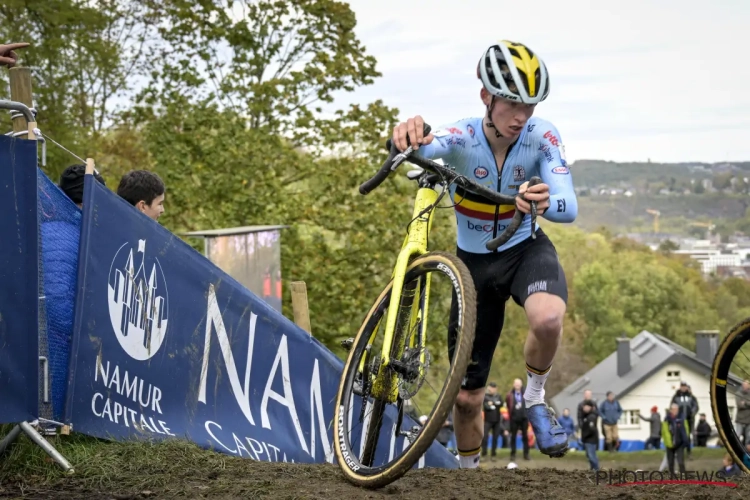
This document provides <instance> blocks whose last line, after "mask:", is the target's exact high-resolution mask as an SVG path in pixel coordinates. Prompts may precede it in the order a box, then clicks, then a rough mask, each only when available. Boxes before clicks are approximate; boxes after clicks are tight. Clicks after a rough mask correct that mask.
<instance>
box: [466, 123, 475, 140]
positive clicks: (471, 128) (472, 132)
mask: <svg viewBox="0 0 750 500" xmlns="http://www.w3.org/2000/svg"><path fill="white" fill-rule="evenodd" d="M466 130H468V131H469V135H470V136H471V137H474V127H472V126H471V125H467V126H466Z"/></svg>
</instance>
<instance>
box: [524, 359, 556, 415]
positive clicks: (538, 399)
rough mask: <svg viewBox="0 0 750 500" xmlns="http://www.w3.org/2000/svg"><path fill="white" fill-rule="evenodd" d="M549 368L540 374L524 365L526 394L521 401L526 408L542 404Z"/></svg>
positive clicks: (538, 371) (540, 371)
mask: <svg viewBox="0 0 750 500" xmlns="http://www.w3.org/2000/svg"><path fill="white" fill-rule="evenodd" d="M551 368H552V367H551V366H550V367H549V368H547V369H546V370H544V371H543V372H542V370H537V369H536V368H532V367H530V366H529V365H528V364H527V365H526V392H524V394H523V399H524V400H525V401H526V407H527V408H528V407H530V406H533V405H537V404H540V403H544V383H545V382H546V381H547V376H549V372H550V369H551Z"/></svg>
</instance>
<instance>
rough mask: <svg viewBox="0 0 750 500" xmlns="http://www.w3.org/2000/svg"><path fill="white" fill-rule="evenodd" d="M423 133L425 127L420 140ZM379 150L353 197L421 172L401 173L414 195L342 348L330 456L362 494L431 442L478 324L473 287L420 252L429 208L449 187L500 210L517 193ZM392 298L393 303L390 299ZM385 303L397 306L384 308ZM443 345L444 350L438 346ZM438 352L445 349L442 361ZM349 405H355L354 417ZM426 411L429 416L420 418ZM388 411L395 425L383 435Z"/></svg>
mask: <svg viewBox="0 0 750 500" xmlns="http://www.w3.org/2000/svg"><path fill="white" fill-rule="evenodd" d="M429 130H430V127H429V126H427V125H426V126H425V132H424V135H425V136H426V135H427V134H428V133H429ZM386 147H387V148H388V149H389V151H390V155H389V157H388V159H387V160H386V162H385V163H384V164H383V166H382V167H381V169H380V171H379V172H378V173H377V174H375V176H374V177H373V178H372V179H370V180H368V181H366V182H365V183H363V184H362V185H361V186H360V193H361V194H363V195H364V194H367V193H369V192H370V191H372V190H373V189H375V188H376V187H378V186H379V185H380V184H381V183H382V182H383V181H384V180H385V179H386V178H387V177H388V175H389V174H390V172H392V171H394V170H396V168H397V167H398V166H399V165H400V164H401V163H403V162H404V161H408V162H410V163H413V164H414V165H416V166H417V167H420V168H418V169H416V170H412V171H410V172H409V173H408V174H407V177H408V178H410V179H412V180H415V181H417V182H418V185H419V189H418V191H417V195H416V199H415V201H414V209H413V218H412V220H411V223H410V224H409V226H408V231H407V235H406V239H405V241H404V244H403V246H402V248H401V251H400V253H399V254H398V258H397V260H396V266H395V269H394V271H393V275H392V278H391V281H390V283H388V285H387V286H386V287H385V289H384V290H383V291H382V292H381V294H380V296H379V297H378V298H377V300H376V301H375V304H374V305H373V306H372V308H371V309H370V311H369V312H368V313H367V316H366V317H365V319H364V321H363V323H362V326H361V327H360V329H359V332H358V333H357V335H356V337H354V338H350V339H347V340H345V341H344V342H342V345H343V346H344V347H345V348H346V349H348V351H349V355H348V357H347V360H346V364H345V366H344V370H343V373H342V376H341V381H340V384H339V389H338V393H337V396H336V406H335V418H334V436H335V438H334V452H335V454H336V458H337V461H338V463H339V466H340V468H341V469H342V471H343V472H344V475H345V477H346V479H347V480H348V481H350V482H352V483H354V484H356V485H359V486H364V487H368V488H379V487H382V486H385V485H387V484H389V483H391V482H393V481H395V480H396V479H398V478H400V477H401V476H403V475H404V474H405V473H406V472H407V471H408V470H409V469H411V468H412V467H413V466H414V465H415V464H417V462H418V461H419V459H420V458H421V457H422V456H423V455H424V453H425V452H426V451H427V449H428V448H429V447H430V446H431V445H432V444H433V442H434V441H435V438H436V437H437V435H438V433H439V432H440V430H441V428H442V427H443V426H444V424H445V423H446V419H447V417H448V414H449V412H450V411H451V408H452V407H453V404H454V402H455V399H456V397H457V395H458V392H459V390H460V388H461V382H462V380H463V378H464V375H465V373H466V368H467V366H468V364H469V361H470V357H471V350H472V346H473V342H474V328H475V323H476V292H475V289H474V282H473V280H472V277H471V274H470V273H469V270H468V269H467V267H466V265H465V264H464V263H463V262H462V261H461V260H460V259H459V258H458V257H457V256H456V255H453V254H450V253H446V252H438V251H433V252H428V251H427V244H428V238H429V235H430V230H431V228H432V222H433V214H434V209H435V208H436V207H437V206H438V204H439V203H440V201H441V199H442V198H443V197H444V196H445V194H446V193H447V192H448V191H449V189H450V188H451V186H452V185H454V184H455V185H456V187H457V188H458V187H460V188H461V189H464V190H467V191H472V192H474V193H476V194H478V195H480V196H483V197H485V198H487V199H488V200H490V201H491V202H493V203H496V204H498V205H514V204H515V196H508V195H503V194H500V193H499V192H497V191H493V190H490V189H487V188H485V187H483V186H481V185H479V184H477V183H475V182H474V181H472V180H470V179H468V178H466V177H464V176H462V175H460V174H458V173H457V172H456V171H454V170H452V169H451V168H450V167H448V166H443V165H440V164H439V163H436V162H433V161H431V160H426V159H424V158H420V157H417V156H414V155H413V154H412V153H413V149H412V147H411V146H409V147H408V148H407V150H406V151H404V152H403V153H401V152H399V151H398V149H397V148H396V146H395V145H393V144H392V143H391V141H390V140H389V141H388V144H387V145H386ZM538 182H541V179H539V178H538V177H535V178H533V179H532V180H531V181H529V184H530V185H533V184H536V183H538ZM438 185H440V186H441V187H442V189H441V190H440V191H438V190H437V189H436V188H437V186H438ZM531 208H532V210H531V216H532V237H535V234H534V233H535V226H536V203H534V202H532V203H531ZM523 217H524V214H523V213H521V212H520V211H519V210H516V214H515V216H514V218H513V220H512V222H511V223H510V224H509V226H508V228H507V229H506V230H505V231H504V232H503V233H502V234H501V235H500V236H499V237H498V238H496V239H494V240H493V241H491V242H490V243H488V244H487V248H488V249H490V250H495V249H497V248H498V247H500V246H501V245H502V244H504V243H505V242H506V241H508V240H509V239H510V238H511V236H513V234H514V233H515V232H516V230H517V229H518V227H519V226H520V225H521V222H522V219H523ZM441 279H442V280H441ZM394 297H396V298H398V300H392V299H393V298H394ZM391 302H393V303H397V304H398V306H397V307H389V306H390V304H391ZM498 307H502V306H498ZM441 314H445V315H446V316H448V320H447V322H445V323H442V324H441V323H440V322H438V321H436V318H438V317H440V315H441ZM428 317H429V320H430V321H429V322H428ZM435 324H439V325H440V327H439V328H438V330H439V334H437V335H432V336H430V339H431V343H430V346H429V347H428V342H427V338H428V335H427V331H428V327H433V326H434V325H435ZM446 333H448V336H447V340H446V335H445V334H446ZM445 343H447V349H443V347H446V346H445V345H444V344H445ZM444 351H448V359H446V358H445V357H444V355H443V353H444ZM433 358H434V359H433ZM431 367H433V368H435V367H437V369H436V370H430V368H431ZM441 373H445V376H444V377H441V376H440V374H441ZM430 390H431V391H432V392H430ZM425 391H426V392H425ZM355 403H358V404H359V405H360V408H359V410H357V411H355V408H354V407H355ZM425 408H432V410H430V411H423V410H424V409H425ZM387 414H389V416H390V421H391V422H393V425H392V426H390V428H383V425H382V424H383V421H384V418H383V417H384V416H386V415H387ZM407 415H409V416H411V417H412V419H413V420H417V419H419V416H420V415H423V416H424V417H427V419H426V421H425V422H422V423H421V425H416V424H414V425H411V426H410V425H409V424H408V423H406V425H405V421H408V420H407V419H405V417H406V416H407ZM424 417H422V418H424ZM404 427H405V428H404ZM401 436H403V437H404V438H405V439H404V441H403V443H404V444H403V447H401V449H396V439H397V438H399V437H401ZM357 437H359V439H357Z"/></svg>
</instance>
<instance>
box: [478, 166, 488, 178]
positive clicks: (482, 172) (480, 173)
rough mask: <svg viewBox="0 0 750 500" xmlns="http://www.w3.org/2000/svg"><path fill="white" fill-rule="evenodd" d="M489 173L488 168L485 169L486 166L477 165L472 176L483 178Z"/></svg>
mask: <svg viewBox="0 0 750 500" xmlns="http://www.w3.org/2000/svg"><path fill="white" fill-rule="evenodd" d="M489 174H490V172H489V170H487V169H486V168H484V167H477V168H475V169H474V176H475V177H476V178H477V179H484V178H485V177H487V176H488V175H489Z"/></svg>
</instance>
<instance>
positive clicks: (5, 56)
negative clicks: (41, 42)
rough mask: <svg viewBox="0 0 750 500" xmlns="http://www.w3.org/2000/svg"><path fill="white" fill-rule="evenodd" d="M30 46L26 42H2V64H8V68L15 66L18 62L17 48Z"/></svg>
mask: <svg viewBox="0 0 750 500" xmlns="http://www.w3.org/2000/svg"><path fill="white" fill-rule="evenodd" d="M28 46H29V44H28V43H25V42H19V43H9V44H7V45H3V44H0V66H7V67H8V69H10V68H12V67H13V66H15V65H16V63H17V62H18V54H16V49H25V48H26V47H28Z"/></svg>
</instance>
